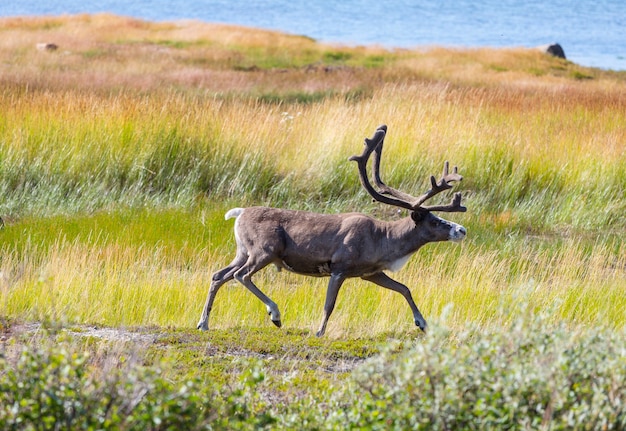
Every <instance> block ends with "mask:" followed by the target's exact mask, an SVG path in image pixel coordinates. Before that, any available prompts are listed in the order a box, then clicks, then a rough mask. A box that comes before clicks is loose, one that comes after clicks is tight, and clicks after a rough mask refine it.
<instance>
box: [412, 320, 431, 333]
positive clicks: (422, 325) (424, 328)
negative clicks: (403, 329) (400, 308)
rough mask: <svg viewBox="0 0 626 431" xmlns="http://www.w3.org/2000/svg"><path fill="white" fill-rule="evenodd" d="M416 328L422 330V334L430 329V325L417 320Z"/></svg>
mask: <svg viewBox="0 0 626 431" xmlns="http://www.w3.org/2000/svg"><path fill="white" fill-rule="evenodd" d="M415 326H417V327H418V328H420V329H421V330H422V332H424V333H425V332H426V330H427V329H428V325H427V324H426V321H425V320H422V321H419V320H416V321H415Z"/></svg>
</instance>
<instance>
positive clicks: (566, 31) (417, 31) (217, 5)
mask: <svg viewBox="0 0 626 431" xmlns="http://www.w3.org/2000/svg"><path fill="white" fill-rule="evenodd" d="M97 12H110V13H114V14H117V15H125V16H133V17H136V18H142V19H147V20H151V21H169V20H178V19H198V20H202V21H207V22H219V23H229V24H239V25H245V26H251V27H259V28H266V29H272V30H280V31H284V32H287V33H292V34H299V35H306V36H309V37H312V38H314V39H316V40H318V41H321V42H330V43H339V44H347V45H370V44H376V45H383V46H385V47H389V48H393V47H399V48H414V47H421V46H433V45H437V46H447V47H463V48H465V47H534V46H540V45H545V44H549V43H553V42H558V43H560V44H561V46H562V47H563V49H564V50H565V55H566V56H567V58H568V59H569V60H571V61H573V62H575V63H577V64H580V65H583V66H593V67H600V68H603V69H613V70H626V1H624V0H577V1H570V0H558V1H536V0H535V1H523V2H520V1H518V0H457V1H445V0H441V1H426V0H414V1H409V0H396V1H381V0H378V1H377V0H343V1H336V0H309V1H307V2H298V1H296V0H261V1H254V0H250V1H239V0H187V1H161V0H157V1H152V0H133V1H129V0H99V1H91V0H57V1H54V2H46V1H41V0H12V1H10V0H0V16H5V17H6V16H23V15H62V14H76V13H97Z"/></svg>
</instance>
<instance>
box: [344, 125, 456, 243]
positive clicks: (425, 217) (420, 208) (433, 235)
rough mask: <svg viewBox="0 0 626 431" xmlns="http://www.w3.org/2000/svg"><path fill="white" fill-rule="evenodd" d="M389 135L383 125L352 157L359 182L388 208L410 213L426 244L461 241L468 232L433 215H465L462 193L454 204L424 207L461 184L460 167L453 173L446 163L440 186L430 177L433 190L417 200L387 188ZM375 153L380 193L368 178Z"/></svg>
mask: <svg viewBox="0 0 626 431" xmlns="http://www.w3.org/2000/svg"><path fill="white" fill-rule="evenodd" d="M386 134H387V126H386V125H382V126H379V127H378V129H376V132H375V133H374V136H373V137H372V138H371V139H368V138H365V150H363V153H362V154H361V155H360V156H352V157H350V159H349V160H351V161H355V162H357V164H358V168H359V179H360V180H361V184H362V185H363V188H365V190H366V191H367V192H368V193H369V194H370V195H371V196H372V197H373V198H374V199H375V200H377V201H379V202H382V203H384V204H387V205H393V206H397V207H400V208H404V209H407V210H409V211H410V214H411V219H412V220H413V221H414V222H415V225H416V227H418V228H419V231H420V233H423V235H424V238H425V239H426V242H434V241H461V240H463V238H465V235H466V234H467V231H466V229H465V228H464V227H463V226H461V225H459V224H456V223H453V222H450V221H447V220H444V219H442V218H440V217H437V216H436V215H434V214H432V213H433V212H435V211H441V212H465V211H467V208H465V207H464V206H462V205H461V193H455V194H454V198H453V199H452V202H450V203H449V204H448V205H433V206H424V205H423V203H424V202H426V201H427V200H428V199H430V198H432V197H433V196H435V195H437V194H439V193H441V192H443V191H445V190H448V189H451V188H452V184H450V183H452V182H454V181H461V180H462V179H463V177H462V176H461V175H459V173H458V170H457V168H456V166H455V167H454V168H453V169H452V173H450V172H449V168H450V166H449V164H448V162H447V161H446V162H445V163H444V166H443V174H442V176H441V179H440V180H439V181H438V182H437V180H436V179H435V177H434V176H431V177H430V183H431V188H430V190H428V191H427V192H426V193H424V194H423V195H422V196H420V197H417V198H416V197H414V196H411V195H409V194H406V193H404V192H401V191H399V190H396V189H393V188H391V187H389V186H388V185H386V184H385V183H384V182H383V181H382V180H381V179H380V159H381V155H382V151H383V142H384V140H385V135H386ZM372 153H374V160H373V162H372V163H373V168H372V169H373V173H374V183H375V184H376V187H377V188H378V189H379V190H376V189H375V188H374V187H373V186H372V184H371V183H370V181H369V178H368V176H367V161H368V160H369V157H370V155H371V154H372Z"/></svg>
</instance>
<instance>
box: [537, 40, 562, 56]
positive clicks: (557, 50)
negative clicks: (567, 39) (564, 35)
mask: <svg viewBox="0 0 626 431" xmlns="http://www.w3.org/2000/svg"><path fill="white" fill-rule="evenodd" d="M539 49H540V50H541V51H543V52H545V53H546V54H550V55H553V56H555V57H558V58H566V57H565V51H563V47H562V46H561V45H559V44H558V43H551V44H549V45H542V46H540V47H539Z"/></svg>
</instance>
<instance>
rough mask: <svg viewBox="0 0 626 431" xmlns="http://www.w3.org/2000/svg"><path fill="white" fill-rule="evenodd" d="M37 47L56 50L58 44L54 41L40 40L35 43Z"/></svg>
mask: <svg viewBox="0 0 626 431" xmlns="http://www.w3.org/2000/svg"><path fill="white" fill-rule="evenodd" d="M37 49H38V50H39V51H56V50H57V49H59V45H57V44H56V43H46V42H42V43H38V44H37Z"/></svg>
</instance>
